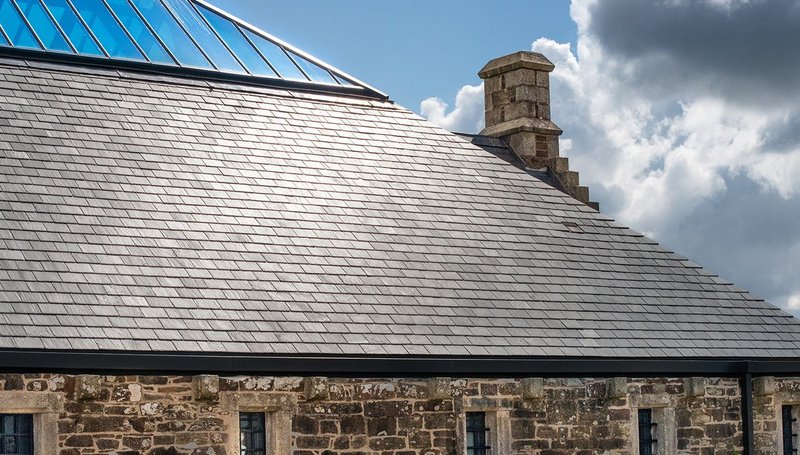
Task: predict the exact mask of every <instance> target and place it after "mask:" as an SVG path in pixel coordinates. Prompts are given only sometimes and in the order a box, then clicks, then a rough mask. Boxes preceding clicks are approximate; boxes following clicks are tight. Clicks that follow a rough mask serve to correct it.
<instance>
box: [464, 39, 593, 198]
mask: <svg viewBox="0 0 800 455" xmlns="http://www.w3.org/2000/svg"><path fill="white" fill-rule="evenodd" d="M553 69H555V65H553V63H552V62H550V60H548V59H547V57H545V56H544V55H542V54H539V53H537V52H527V51H521V52H516V53H513V54H510V55H506V56H505V57H500V58H496V59H494V60H492V61H490V62H489V63H487V64H486V66H484V67H483V69H481V71H480V72H479V73H478V76H480V78H481V79H483V86H484V93H485V96H486V128H484V130H483V131H482V132H481V134H482V135H485V136H492V137H499V138H502V139H503V140H504V141H505V142H506V143H507V144H508V145H509V146H510V147H511V149H512V150H513V151H514V153H515V154H516V155H517V156H519V157H520V159H522V161H524V162H525V164H526V165H527V166H528V167H529V168H531V169H535V170H541V171H546V172H547V173H548V174H549V176H550V177H552V180H553V181H554V183H555V185H554V186H555V187H556V188H558V189H559V190H561V191H563V192H564V193H567V194H569V195H570V196H572V197H574V198H575V199H577V200H579V201H581V202H583V203H584V204H586V205H588V206H590V207H592V208H594V209H598V205H597V203H594V202H589V189H588V188H587V187H585V186H580V182H579V178H578V173H577V172H575V171H570V170H569V161H568V160H567V158H563V157H561V156H559V152H558V137H559V136H561V133H562V131H561V128H559V127H558V126H556V124H555V123H553V121H552V120H550V72H552V71H553Z"/></svg>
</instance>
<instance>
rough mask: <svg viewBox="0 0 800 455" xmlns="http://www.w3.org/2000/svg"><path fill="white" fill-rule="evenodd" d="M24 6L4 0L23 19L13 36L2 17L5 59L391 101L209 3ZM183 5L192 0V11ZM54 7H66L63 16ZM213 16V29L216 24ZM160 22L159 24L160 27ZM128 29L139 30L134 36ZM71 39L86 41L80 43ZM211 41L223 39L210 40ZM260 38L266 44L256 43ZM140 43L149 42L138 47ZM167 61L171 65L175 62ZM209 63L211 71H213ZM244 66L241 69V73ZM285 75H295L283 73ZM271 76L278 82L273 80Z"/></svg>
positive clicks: (131, 0)
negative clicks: (18, 57) (79, 64)
mask: <svg viewBox="0 0 800 455" xmlns="http://www.w3.org/2000/svg"><path fill="white" fill-rule="evenodd" d="M19 1H23V0H0V5H2V4H3V3H5V5H6V7H7V8H9V10H10V11H11V10H12V9H13V12H14V13H15V16H17V15H18V16H19V17H18V18H17V17H14V18H8V17H7V18H6V21H7V25H8V26H10V27H11V30H6V29H3V25H2V18H0V54H12V55H21V56H24V57H30V58H31V59H41V60H57V61H64V62H83V63H89V64H93V65H104V66H106V65H107V66H121V67H124V68H136V69H150V70H151V71H154V72H159V73H169V74H176V75H181V74H183V75H187V76H197V77H207V78H211V79H222V80H231V79H232V80H235V81H237V82H246V83H254V84H263V85H272V86H278V87H289V88H298V89H307V90H312V91H323V92H324V91H331V92H337V93H346V94H353V95H359V96H367V97H373V98H380V99H388V96H387V95H386V94H385V93H383V92H381V91H380V90H378V89H376V88H374V87H372V86H370V85H368V84H366V83H364V82H363V81H361V80H359V79H357V78H355V77H353V76H351V75H349V74H347V73H345V72H344V71H341V70H339V69H337V68H335V67H333V66H331V65H329V64H328V63H326V62H323V61H322V60H320V59H318V58H316V57H314V56H312V55H310V54H308V53H306V52H305V51H303V50H301V49H298V48H296V47H294V46H292V45H290V44H289V43H287V42H285V41H283V40H281V39H279V38H277V37H275V36H273V35H271V34H269V33H267V32H265V31H264V30H262V29H260V28H258V27H256V26H254V25H252V24H250V23H248V22H245V21H243V20H242V19H240V18H238V17H236V16H233V15H232V14H230V13H228V12H226V11H223V10H222V9H220V8H218V7H216V6H214V5H213V4H211V3H209V2H208V1H206V0H115V1H114V5H113V6H112V4H111V3H110V2H109V1H107V0H88V1H89V3H86V1H87V0H83V1H81V2H80V3H81V5H80V8H78V7H77V6H76V4H75V3H74V2H73V0H25V1H28V2H33V3H34V4H35V5H36V7H37V8H40V9H41V10H43V11H44V14H42V13H41V11H39V12H37V14H38V16H37V17H36V18H33V16H30V17H29V16H28V15H26V13H25V12H24V11H23V8H22V7H21V6H20V5H19V4H18V2H19ZM92 1H94V2H96V3H91V2H92ZM144 2H152V3H144ZM181 2H187V4H186V7H184V5H183V4H182V3H181ZM147 5H149V6H147ZM51 6H52V7H53V8H55V7H58V11H57V13H59V14H58V18H57V17H56V16H57V14H56V13H54V11H56V10H51ZM142 7H144V8H146V9H148V10H149V12H148V14H144V13H143V10H141V8H142ZM118 8H123V9H122V10H118ZM29 9H30V7H29ZM129 10H130V11H129ZM37 11H38V10H37ZM28 14H33V13H32V12H29V13H28ZM86 14H90V16H85V15H86ZM120 14H123V16H120ZM109 15H110V17H111V18H113V20H112V19H109ZM45 16H46V18H44V17H45ZM73 16H74V17H73ZM212 18H213V21H214V22H213V23H212V22H210V21H211V20H212ZM17 19H19V20H17ZM75 19H77V21H75ZM152 20H155V21H156V22H157V23H152V22H151V21H152ZM8 21H10V22H8ZM45 21H48V23H47V24H45V23H44V22H45ZM70 21H71V22H70ZM103 21H105V22H103ZM109 21H110V22H109ZM34 22H35V23H34ZM128 25H130V26H133V27H134V28H135V29H136V30H133V29H131V31H129V30H128V27H127V26H128ZM65 27H66V28H65ZM93 27H104V28H93ZM142 27H144V28H142ZM165 27H166V28H167V29H171V30H180V31H181V32H182V33H183V34H181V35H180V37H176V38H174V39H178V40H179V41H180V40H184V41H186V40H185V38H188V41H186V44H187V45H188V43H189V42H191V44H192V47H191V48H188V52H189V53H188V54H187V53H186V52H187V50H186V49H184V51H183V52H181V54H182V56H183V57H179V56H178V54H176V49H177V48H176V49H173V48H171V47H170V46H169V45H168V43H167V41H169V44H172V45H173V46H175V45H177V44H176V43H175V41H174V39H170V40H165V39H164V37H163V36H160V35H159V33H158V31H161V32H162V33H163V32H164V28H165ZM220 27H222V28H220ZM144 30H146V32H144ZM234 30H235V31H236V32H238V33H237V34H236V35H235V36H234V35H232V33H234ZM40 33H44V35H41V36H46V37H47V42H44V40H43V39H42V37H41V36H40ZM53 33H55V35H53ZM134 33H136V35H135V36H134ZM143 33H144V34H143ZM175 33H179V32H175ZM184 34H185V36H184ZM28 35H30V36H28ZM101 35H102V36H101ZM151 35H152V39H151ZM238 35H241V37H240V36H238ZM248 35H249V36H248ZM25 36H28V37H27V38H24V37H25ZM71 36H72V37H73V38H75V39H79V41H77V42H73V40H72V38H71ZM12 37H14V38H19V39H25V40H27V41H23V42H22V43H25V44H30V45H33V44H34V43H33V41H31V39H30V38H31V37H32V38H33V40H35V42H36V43H35V44H36V45H38V49H36V48H31V47H28V46H26V45H25V44H22V43H20V41H18V40H17V41H16V42H15V39H12ZM211 37H213V38H215V40H213V42H207V41H208V39H211ZM256 37H257V38H258V40H259V42H258V43H256V42H255V41H254V40H255V39H256ZM137 38H139V39H140V40H141V39H144V40H145V41H141V42H140V41H137ZM230 40H233V41H230ZM261 40H263V41H261ZM48 45H49V46H50V49H48ZM54 46H55V47H58V49H54V48H53V47H54ZM109 46H110V47H109ZM120 46H122V47H120ZM67 47H68V48H69V50H67ZM95 47H96V49H95ZM179 48H180V46H179ZM251 48H252V49H251ZM162 50H163V51H164V52H162ZM237 51H238V52H244V54H239V53H237ZM152 52H156V53H155V54H153V53H152ZM266 53H269V56H267V55H266ZM101 54H102V55H101ZM137 54H138V55H137ZM165 54H166V55H165ZM212 54H213V55H212ZM153 58H155V59H156V60H153ZM167 58H168V59H169V60H171V62H170V63H167V60H166V59H167ZM198 58H199V60H198ZM182 59H183V60H182ZM245 59H246V61H245ZM273 59H277V60H273ZM215 60H216V61H215ZM205 62H207V63H208V64H209V66H205ZM194 63H197V64H200V65H203V66H195V65H194ZM276 63H277V65H276ZM278 65H280V69H279V68H278V67H277V66H278ZM239 67H241V71H238V70H239ZM283 70H287V71H289V73H283ZM265 71H266V72H265ZM269 71H271V72H272V73H274V76H273V75H271V74H268V73H269ZM282 73H283V74H282ZM312 73H313V74H312ZM301 78H302V79H301Z"/></svg>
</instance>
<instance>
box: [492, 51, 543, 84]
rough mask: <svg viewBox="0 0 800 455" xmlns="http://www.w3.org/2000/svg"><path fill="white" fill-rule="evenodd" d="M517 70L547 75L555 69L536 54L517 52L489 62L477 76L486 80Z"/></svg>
mask: <svg viewBox="0 0 800 455" xmlns="http://www.w3.org/2000/svg"><path fill="white" fill-rule="evenodd" d="M519 68H527V69H532V70H537V71H547V72H548V73H549V72H551V71H553V70H554V69H555V65H553V62H551V61H550V60H548V59H547V57H545V56H544V55H542V54H540V53H538V52H531V51H519V52H514V53H513V54H509V55H506V56H504V57H499V58H496V59H494V60H491V61H490V62H489V63H487V64H486V65H485V66H484V67H483V68H482V69H481V70H480V71H479V72H478V76H479V77H480V78H481V79H486V78H489V77H492V76H497V75H499V74H503V73H507V72H509V71H514V70H516V69H519Z"/></svg>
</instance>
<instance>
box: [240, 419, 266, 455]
mask: <svg viewBox="0 0 800 455" xmlns="http://www.w3.org/2000/svg"><path fill="white" fill-rule="evenodd" d="M245 416H246V417H247V419H246V420H247V422H248V426H249V429H247V430H246V429H245V428H244V427H243V425H242V423H244V421H245ZM255 416H259V417H260V423H261V428H260V431H254V430H253V424H254V419H253V418H254V417H255ZM268 425H269V415H268V414H267V413H266V412H261V411H256V412H247V411H239V445H240V448H239V454H240V455H267V447H268V445H267V444H268V434H267V428H268ZM245 435H248V436H245ZM254 435H258V439H260V440H261V441H260V442H261V444H260V445H261V448H255V447H248V448H244V447H242V443H243V442H244V441H245V440H246V441H249V442H250V443H253V444H254V445H256V444H255V439H254V438H253V436H254ZM257 452H261V453H260V454H259V453H257Z"/></svg>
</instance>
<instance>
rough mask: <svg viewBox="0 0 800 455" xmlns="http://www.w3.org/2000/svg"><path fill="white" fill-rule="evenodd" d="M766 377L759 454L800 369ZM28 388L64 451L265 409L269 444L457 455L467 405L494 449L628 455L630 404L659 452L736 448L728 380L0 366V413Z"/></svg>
mask: <svg viewBox="0 0 800 455" xmlns="http://www.w3.org/2000/svg"><path fill="white" fill-rule="evenodd" d="M765 387H766V389H765ZM769 387H772V388H771V389H770V388H769ZM769 387H767V386H765V385H763V384H760V383H759V384H758V386H757V387H756V392H757V393H758V394H760V395H758V397H757V400H756V401H757V406H759V408H758V409H757V412H756V416H757V417H756V418H757V419H758V420H757V426H756V431H757V433H758V443H759V444H760V445H761V451H760V452H759V453H763V454H775V453H776V452H775V451H774V450H773V449H775V450H777V449H776V447H777V446H776V445H775V444H774V441H777V432H776V431H777V428H778V427H779V425H778V423H777V421H776V417H775V400H784V401H786V400H792V399H797V400H798V402H800V382H798V381H788V380H780V381H779V380H775V381H774V383H770V385H769ZM23 392H24V396H27V397H34V398H35V397H36V396H38V395H42V396H45V395H47V396H58V397H61V398H59V400H61V401H59V403H61V405H63V409H58V410H57V412H58V418H57V436H56V437H57V439H58V451H59V452H58V453H59V455H80V454H116V455H164V454H203V455H220V454H228V455H234V454H237V453H238V451H237V450H236V438H237V437H238V423H237V422H238V420H237V410H238V409H242V410H258V409H265V410H267V411H269V412H270V414H268V415H269V416H270V418H271V419H272V418H274V421H273V422H272V423H271V424H270V430H271V433H272V434H271V439H272V441H271V443H270V444H271V447H272V450H273V453H275V455H288V454H289V453H293V454H295V455H361V454H380V455H450V454H461V453H465V451H464V447H463V445H464V443H463V438H464V436H463V433H464V419H463V415H464V412H465V411H480V410H483V411H486V412H487V416H488V417H489V421H490V422H491V424H492V427H493V428H492V436H491V438H492V439H491V441H492V443H493V447H495V451H494V452H493V453H494V454H496V455H500V454H519V455H535V454H540V455H560V454H631V455H633V454H635V453H636V452H637V450H636V449H635V447H636V438H637V437H638V436H637V434H636V409H637V408H638V407H642V408H644V407H647V408H652V409H654V416H656V418H657V419H661V420H662V421H661V422H658V423H659V428H660V430H659V431H661V432H663V435H659V436H660V438H659V439H660V442H659V444H660V445H661V447H663V448H662V452H661V453H681V454H702V455H712V454H725V455H731V454H733V453H735V452H737V451H739V452H740V451H741V450H742V449H741V445H742V442H741V441H742V432H741V430H742V427H741V408H740V405H741V397H740V395H739V384H738V382H737V381H736V380H735V379H702V378H690V379H648V380H640V379H631V380H627V379H624V378H615V379H534V378H531V379H523V380H512V379H503V380H488V379H487V380H484V379H449V378H432V379H427V380H425V379H422V380H415V379H334V378H330V379H329V378H305V379H304V378H299V377H250V376H247V377H222V378H218V377H216V376H200V377H190V376H185V377H183V376H168V377H167V376H70V375H48V374H41V375H40V374H32V375H12V374H9V375H0V412H3V409H4V406H5V407H6V408H8V406H9V403H8V401H9V400H11V399H12V398H10V397H16V396H21V395H19V394H21V393H23ZM767 392H769V393H767ZM783 392H786V393H789V395H787V394H786V393H784V394H783V395H781V393H783ZM14 394H17V395H14ZM791 394H795V395H791ZM790 395H791V396H790ZM4 397H5V398H4ZM776 397H777V398H776ZM61 405H59V406H61ZM12 407H13V406H12ZM281 419H285V424H281ZM771 450H772V451H771Z"/></svg>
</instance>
